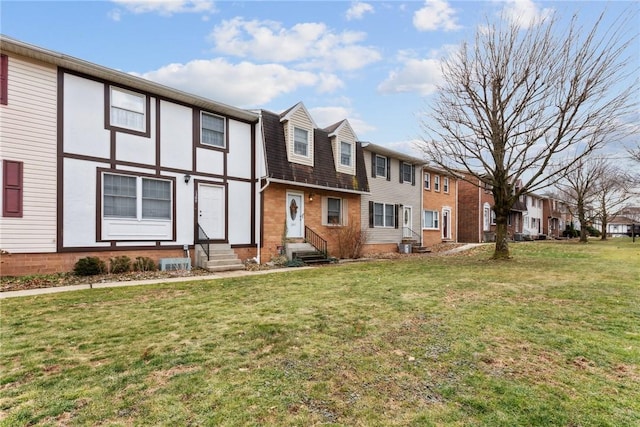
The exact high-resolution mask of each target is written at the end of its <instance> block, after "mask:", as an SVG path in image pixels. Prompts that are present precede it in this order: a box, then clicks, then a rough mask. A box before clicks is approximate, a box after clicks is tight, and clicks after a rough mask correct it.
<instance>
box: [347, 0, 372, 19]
mask: <svg viewBox="0 0 640 427" xmlns="http://www.w3.org/2000/svg"><path fill="white" fill-rule="evenodd" d="M367 12H368V13H373V6H371V5H370V4H369V3H364V2H360V1H356V2H353V3H351V7H350V8H349V9H348V10H347V13H346V14H345V17H346V18H347V21H351V20H353V19H362V17H363V16H364V14H365V13H367Z"/></svg>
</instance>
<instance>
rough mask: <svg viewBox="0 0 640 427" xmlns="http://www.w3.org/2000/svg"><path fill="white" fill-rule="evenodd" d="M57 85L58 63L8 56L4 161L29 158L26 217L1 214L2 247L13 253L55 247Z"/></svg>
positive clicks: (0, 143) (0, 124)
mask: <svg viewBox="0 0 640 427" xmlns="http://www.w3.org/2000/svg"><path fill="white" fill-rule="evenodd" d="M56 88H57V71H56V69H55V67H52V66H44V65H41V64H38V63H35V62H31V61H26V60H24V59H22V58H20V57H17V56H12V55H9V73H8V99H9V102H8V105H2V106H0V160H16V161H21V162H24V165H23V166H24V167H23V178H24V180H23V184H24V187H23V196H24V197H23V217H22V218H2V217H0V248H1V249H3V250H6V251H9V252H13V253H30V252H55V250H56V152H57V149H56V102H57V95H56V93H57V89H56ZM0 167H2V166H1V163H0ZM1 180H2V173H0V181H1ZM0 185H2V183H1V182H0ZM1 203H2V201H1V198H0V204H1ZM0 211H1V206H0Z"/></svg>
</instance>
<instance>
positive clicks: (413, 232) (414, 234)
mask: <svg viewBox="0 0 640 427" xmlns="http://www.w3.org/2000/svg"><path fill="white" fill-rule="evenodd" d="M405 230H409V231H410V232H411V235H412V236H415V237H416V240H417V241H418V242H420V244H422V236H421V235H419V234H418V233H416V232H415V231H413V230H412V229H411V228H410V227H402V236H403V237H402V238H403V239H406V237H404V234H405V233H404V231H405Z"/></svg>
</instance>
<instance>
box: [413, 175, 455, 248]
mask: <svg viewBox="0 0 640 427" xmlns="http://www.w3.org/2000/svg"><path fill="white" fill-rule="evenodd" d="M428 172H429V173H430V174H431V187H430V188H429V189H428V190H426V189H424V183H423V188H422V206H423V209H424V210H431V211H438V212H439V213H440V227H439V229H438V230H425V229H423V230H422V244H423V246H426V247H429V246H433V245H436V244H438V243H441V242H443V241H444V239H443V237H442V235H443V232H444V230H443V223H442V221H443V215H442V209H443V208H444V207H447V208H450V210H451V218H450V221H449V225H450V230H449V239H447V241H453V242H456V241H458V234H457V227H456V221H457V220H458V212H457V211H456V206H457V200H456V194H457V193H456V191H457V190H456V180H455V179H454V178H453V177H449V191H448V192H445V191H444V176H440V190H439V191H436V190H435V186H434V184H433V179H434V176H436V175H438V174H437V173H435V172H434V171H432V170H429V171H428ZM420 215H421V221H422V215H423V213H422V212H420Z"/></svg>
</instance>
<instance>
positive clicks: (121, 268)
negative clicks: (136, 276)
mask: <svg viewBox="0 0 640 427" xmlns="http://www.w3.org/2000/svg"><path fill="white" fill-rule="evenodd" d="M109 264H110V265H109V271H110V272H111V274H122V273H128V272H129V271H131V258H129V257H128V256H126V255H123V256H117V257H115V258H111V259H109Z"/></svg>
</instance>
